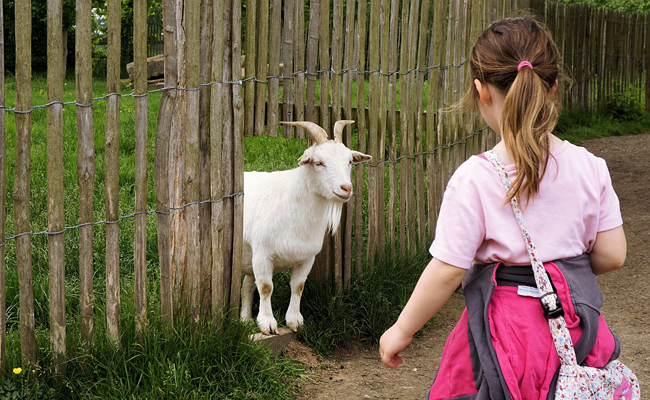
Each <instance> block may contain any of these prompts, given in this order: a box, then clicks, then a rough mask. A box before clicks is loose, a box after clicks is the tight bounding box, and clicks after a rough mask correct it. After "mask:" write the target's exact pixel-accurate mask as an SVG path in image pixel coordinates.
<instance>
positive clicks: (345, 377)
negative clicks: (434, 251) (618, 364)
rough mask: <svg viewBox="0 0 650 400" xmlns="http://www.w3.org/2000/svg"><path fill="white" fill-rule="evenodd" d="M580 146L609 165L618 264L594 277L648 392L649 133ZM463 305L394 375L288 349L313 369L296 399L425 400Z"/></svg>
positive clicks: (408, 353) (367, 357)
mask: <svg viewBox="0 0 650 400" xmlns="http://www.w3.org/2000/svg"><path fill="white" fill-rule="evenodd" d="M585 147H586V148H588V149H589V150H590V151H591V152H593V153H594V154H596V155H598V156H600V157H603V158H604V159H605V160H606V161H607V163H608V166H609V169H610V171H611V175H612V181H613V184H614V188H615V189H616V192H617V193H618V196H619V198H620V201H621V208H622V212H623V220H624V227H625V231H626V235H627V240H628V257H627V261H626V263H625V266H624V267H623V268H622V269H621V270H620V271H617V272H614V273H611V274H608V275H605V276H603V277H601V278H599V281H600V284H601V289H602V291H603V293H604V294H605V305H604V307H603V313H604V315H605V318H606V319H607V322H608V324H609V325H610V327H611V328H612V330H613V331H614V332H615V333H616V334H617V335H618V337H619V339H620V340H621V344H622V354H621V357H620V358H621V360H622V361H623V362H624V363H626V364H627V365H628V366H629V367H630V368H631V369H632V370H633V371H635V372H636V374H637V375H638V377H639V380H640V381H641V391H642V392H643V393H650V315H649V313H648V312H649V311H650V289H649V288H648V286H650V285H648V284H649V283H650V245H649V244H648V243H649V242H650V229H649V227H650V200H649V199H648V197H649V196H650V134H644V135H635V136H624V137H612V138H606V139H597V140H591V141H589V142H587V143H585ZM463 307H464V303H463V298H462V296H460V295H458V294H456V295H454V296H453V297H452V299H451V300H450V302H449V303H447V304H446V305H445V307H444V308H443V309H442V310H441V312H440V314H439V317H438V325H437V326H436V327H435V328H433V329H432V330H431V331H430V332H428V333H427V334H426V335H425V336H423V337H420V338H416V339H415V340H414V341H413V343H412V344H411V345H410V346H409V347H408V348H407V349H406V350H405V351H404V352H403V353H402V357H403V359H404V363H403V364H402V365H401V366H400V367H399V368H397V369H390V368H387V367H384V366H383V365H382V364H381V362H380V361H379V357H378V354H377V350H376V349H371V350H365V349H361V350H357V351H352V352H348V354H340V355H338V357H337V358H336V359H335V360H329V361H323V360H317V359H316V357H314V356H313V355H312V354H311V352H310V351H309V349H307V348H305V347H304V346H302V345H300V344H299V343H294V344H292V346H290V348H289V349H287V355H288V356H292V357H294V358H296V359H299V360H301V361H303V362H305V363H307V364H309V365H311V366H313V368H312V371H313V377H312V378H311V379H306V380H305V381H304V382H302V384H301V386H302V391H301V393H300V395H299V399H337V400H348V399H400V400H411V399H418V400H421V399H424V398H425V396H426V394H427V392H428V390H429V388H430V387H431V382H432V381H433V378H434V376H435V373H436V371H437V368H438V362H439V361H440V356H441V353H442V347H443V345H444V342H445V339H446V338H447V335H448V334H449V332H450V331H451V329H452V328H453V326H454V325H455V323H456V321H457V320H458V318H459V316H460V313H461V312H462V309H463Z"/></svg>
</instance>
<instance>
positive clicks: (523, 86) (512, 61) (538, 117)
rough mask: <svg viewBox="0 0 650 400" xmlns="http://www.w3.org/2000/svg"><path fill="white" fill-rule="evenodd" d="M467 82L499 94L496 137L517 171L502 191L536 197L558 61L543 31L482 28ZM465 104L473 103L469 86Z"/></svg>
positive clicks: (515, 23)
mask: <svg viewBox="0 0 650 400" xmlns="http://www.w3.org/2000/svg"><path fill="white" fill-rule="evenodd" d="M469 64H470V75H471V78H472V79H471V80H470V81H474V79H478V80H479V81H481V82H482V83H489V84H491V85H493V86H494V87H495V88H496V89H498V90H499V91H501V92H502V93H504V94H505V100H504V105H503V115H502V116H501V118H502V120H501V137H502V139H503V141H504V144H505V146H506V150H507V151H508V154H509V155H510V156H511V157H512V159H513V161H514V162H515V165H516V166H517V177H516V178H515V180H514V182H513V183H512V186H511V187H510V190H509V191H508V201H510V200H511V199H512V198H513V197H515V196H516V197H517V198H519V199H522V198H525V199H526V200H530V199H531V198H534V197H535V196H536V195H537V193H538V192H539V187H540V184H541V181H542V179H543V177H544V175H545V173H546V167H547V165H548V159H549V157H550V150H549V146H550V134H551V133H552V131H553V129H554V128H555V125H556V124H557V120H558V117H559V114H560V107H561V104H560V99H561V95H560V91H559V88H558V87H557V86H558V81H559V80H560V78H561V68H560V55H559V51H558V49H557V46H556V45H555V43H554V42H553V39H552V37H551V35H550V33H549V32H548V30H547V29H546V27H545V26H544V25H543V24H542V23H540V22H539V21H537V20H536V19H534V18H532V17H523V18H506V19H503V20H501V21H497V22H495V23H493V24H491V25H490V26H488V27H487V28H486V29H485V30H484V31H483V33H481V35H480V36H479V37H478V39H477V41H476V44H475V45H474V47H473V48H472V51H471V54H470V60H469ZM466 99H468V100H470V99H471V100H473V103H474V104H476V102H477V101H478V92H477V91H476V89H475V88H474V85H471V87H470V89H469V91H468V93H467V95H466Z"/></svg>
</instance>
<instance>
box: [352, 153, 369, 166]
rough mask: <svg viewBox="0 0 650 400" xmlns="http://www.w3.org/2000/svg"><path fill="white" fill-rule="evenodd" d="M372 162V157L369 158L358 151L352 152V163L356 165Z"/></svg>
mask: <svg viewBox="0 0 650 400" xmlns="http://www.w3.org/2000/svg"><path fill="white" fill-rule="evenodd" d="M370 160H372V156H369V155H367V154H363V153H361V152H358V151H353V152H352V161H354V162H355V163H358V162H364V161H370Z"/></svg>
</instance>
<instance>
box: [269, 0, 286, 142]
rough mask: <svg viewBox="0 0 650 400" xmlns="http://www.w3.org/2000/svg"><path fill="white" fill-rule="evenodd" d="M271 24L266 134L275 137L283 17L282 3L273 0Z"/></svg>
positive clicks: (277, 116)
mask: <svg viewBox="0 0 650 400" xmlns="http://www.w3.org/2000/svg"><path fill="white" fill-rule="evenodd" d="M270 3H271V8H270V15H271V21H273V22H274V23H272V24H271V23H269V75H270V76H271V77H269V78H268V80H269V99H268V102H267V104H266V109H267V112H266V121H267V123H266V134H267V135H268V136H272V137H275V136H277V135H278V122H279V113H280V78H279V76H280V37H281V36H280V32H281V28H282V26H281V24H279V23H277V21H280V18H281V15H282V1H280V0H271V1H270Z"/></svg>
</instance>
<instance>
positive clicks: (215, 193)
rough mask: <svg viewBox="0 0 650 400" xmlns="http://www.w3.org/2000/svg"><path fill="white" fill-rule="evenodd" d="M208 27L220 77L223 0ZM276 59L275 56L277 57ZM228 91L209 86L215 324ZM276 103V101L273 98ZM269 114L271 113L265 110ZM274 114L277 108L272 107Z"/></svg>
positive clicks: (215, 74) (220, 309) (222, 267)
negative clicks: (210, 26)
mask: <svg viewBox="0 0 650 400" xmlns="http://www.w3.org/2000/svg"><path fill="white" fill-rule="evenodd" d="M212 7H213V8H212V13H213V15H212V18H213V22H212V28H213V30H214V33H213V37H212V39H213V40H212V71H211V76H212V78H211V80H212V81H215V82H217V81H221V80H222V79H223V78H224V66H225V65H224V61H225V54H226V52H225V49H226V45H225V39H226V36H225V32H224V25H226V24H225V22H224V21H225V20H226V19H227V16H226V15H227V14H226V13H228V12H229V11H228V10H227V9H226V7H225V1H224V0H214V2H213V5H212ZM278 59H279V57H278ZM226 92H230V87H228V86H226V85H224V84H221V83H218V84H215V85H212V86H211V87H210V96H211V101H210V181H211V185H210V199H211V200H212V201H213V202H212V203H211V211H212V213H211V231H212V236H211V239H212V240H211V247H212V268H211V271H212V274H211V278H212V280H211V282H212V284H211V286H212V302H211V305H212V321H213V322H214V323H215V324H217V323H218V322H219V321H220V320H221V317H222V316H223V314H224V312H225V311H226V309H227V306H228V304H229V302H228V299H227V297H226V293H227V291H226V284H225V276H226V275H230V274H229V273H228V274H227V272H226V268H227V267H226V263H225V254H224V243H223V240H224V229H225V221H224V219H223V207H224V202H223V201H220V200H221V199H222V198H223V195H224V192H223V181H224V177H223V176H222V170H221V165H222V147H223V135H224V132H225V130H224V112H225V110H224V106H223V104H224V100H223V99H224V96H225V94H226ZM276 104H277V102H276ZM268 115H269V117H270V116H271V113H270V112H269V114H268ZM276 118H277V110H276Z"/></svg>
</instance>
